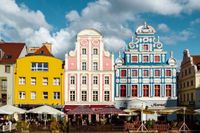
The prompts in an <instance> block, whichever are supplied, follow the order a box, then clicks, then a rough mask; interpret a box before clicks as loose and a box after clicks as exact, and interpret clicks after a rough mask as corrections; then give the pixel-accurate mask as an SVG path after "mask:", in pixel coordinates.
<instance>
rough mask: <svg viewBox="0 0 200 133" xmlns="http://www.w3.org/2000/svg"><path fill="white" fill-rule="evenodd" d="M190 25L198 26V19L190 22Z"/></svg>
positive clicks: (199, 20)
mask: <svg viewBox="0 0 200 133" xmlns="http://www.w3.org/2000/svg"><path fill="white" fill-rule="evenodd" d="M190 24H191V25H195V24H200V18H197V19H195V20H193V21H191V22H190Z"/></svg>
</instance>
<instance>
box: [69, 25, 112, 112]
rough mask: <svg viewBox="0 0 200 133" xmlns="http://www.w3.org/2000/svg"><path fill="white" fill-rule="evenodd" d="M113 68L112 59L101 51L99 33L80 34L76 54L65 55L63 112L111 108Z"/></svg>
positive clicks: (91, 31) (84, 31) (101, 42)
mask: <svg viewBox="0 0 200 133" xmlns="http://www.w3.org/2000/svg"><path fill="white" fill-rule="evenodd" d="M113 65H114V55H113V54H111V53H110V52H108V51H106V50H104V44H103V37H102V35H101V33H99V32H98V31H96V30H94V29H85V30H82V31H80V32H79V33H78V34H77V40H76V46H75V50H74V51H70V52H69V53H66V55H65V110H70V109H72V108H74V107H76V106H78V105H90V106H94V107H98V106H107V105H113V104H114V103H113V102H114V94H113V88H114V67H113Z"/></svg>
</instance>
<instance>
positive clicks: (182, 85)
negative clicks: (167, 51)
mask: <svg viewBox="0 0 200 133" xmlns="http://www.w3.org/2000/svg"><path fill="white" fill-rule="evenodd" d="M178 81H179V82H178V86H179V89H178V97H179V105H180V106H187V107H191V108H199V107H200V55H190V52H189V50H188V49H186V50H184V52H183V60H182V62H181V68H180V73H179V74H178Z"/></svg>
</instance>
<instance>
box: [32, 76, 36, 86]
mask: <svg viewBox="0 0 200 133" xmlns="http://www.w3.org/2000/svg"><path fill="white" fill-rule="evenodd" d="M31 85H36V77H31Z"/></svg>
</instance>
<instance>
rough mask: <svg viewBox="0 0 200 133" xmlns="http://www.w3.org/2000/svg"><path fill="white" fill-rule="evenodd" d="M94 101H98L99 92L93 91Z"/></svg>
mask: <svg viewBox="0 0 200 133" xmlns="http://www.w3.org/2000/svg"><path fill="white" fill-rule="evenodd" d="M93 101H94V102H96V101H98V91H93Z"/></svg>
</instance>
